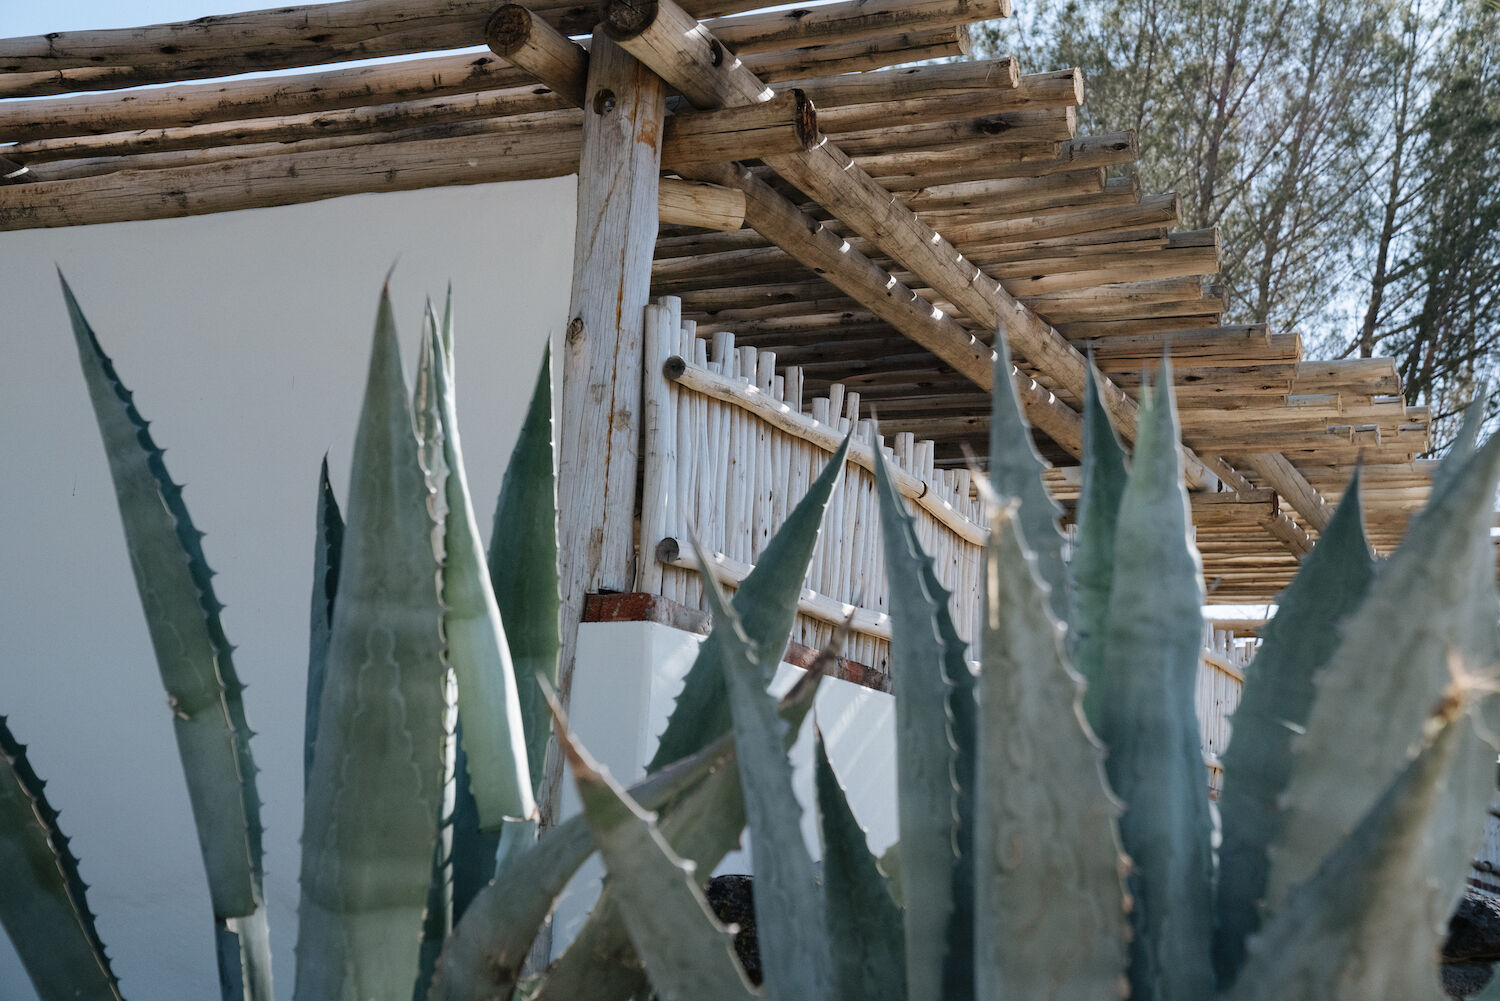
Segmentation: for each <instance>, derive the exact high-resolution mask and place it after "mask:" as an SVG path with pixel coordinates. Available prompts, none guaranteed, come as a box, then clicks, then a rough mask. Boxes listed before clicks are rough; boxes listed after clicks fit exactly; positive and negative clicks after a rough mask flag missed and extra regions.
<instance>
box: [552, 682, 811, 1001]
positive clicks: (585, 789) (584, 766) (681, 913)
mask: <svg viewBox="0 0 1500 1001" xmlns="http://www.w3.org/2000/svg"><path fill="white" fill-rule="evenodd" d="M730 684H731V691H733V687H732V686H733V684H734V683H733V682H732V681H731V683H730ZM558 741H559V743H560V744H561V745H562V748H563V750H564V752H565V753H566V754H567V756H568V764H569V766H570V767H571V768H572V769H573V779H574V782H575V783H576V784H577V786H578V798H579V799H580V800H581V801H582V803H583V813H584V816H585V817H586V818H588V825H589V831H590V832H591V833H592V834H593V836H594V842H595V843H596V844H597V845H598V846H599V852H600V854H602V855H603V856H604V866H605V869H606V871H607V872H608V875H607V876H606V879H607V880H608V881H609V884H610V886H611V888H612V889H613V891H614V893H615V897H616V899H617V900H618V901H619V905H620V906H621V907H623V908H625V910H626V911H627V912H628V913H629V914H630V921H629V922H627V923H626V929H627V931H628V932H629V934H630V940H631V942H632V943H633V944H634V945H635V948H636V951H637V952H638V953H639V954H640V956H641V958H642V959H643V960H644V961H645V964H646V969H647V971H648V972H649V974H650V977H651V985H652V987H653V988H654V989H655V991H656V994H657V996H659V997H660V998H661V999H662V1001H701V999H703V998H714V999H716V1001H717V999H724V1001H732V999H734V998H745V999H746V1001H749V999H750V998H754V997H755V996H756V994H755V991H754V990H753V989H752V988H751V987H750V984H749V982H748V981H746V980H745V974H744V972H743V971H742V970H741V969H740V965H739V962H738V961H737V960H736V959H735V956H734V944H733V942H734V940H733V937H732V936H731V934H730V933H729V931H727V930H726V929H725V928H724V926H723V925H721V924H719V921H718V919H717V918H715V917H714V914H713V911H712V910H710V909H709V906H708V901H707V900H704V899H703V892H702V891H701V890H700V889H699V888H698V884H697V879H696V877H695V876H694V866H693V864H692V863H691V862H688V861H685V860H683V859H681V858H678V857H677V856H676V855H675V854H673V852H672V849H671V848H670V847H669V846H668V844H667V842H666V839H664V838H663V837H662V835H661V833H660V832H659V831H658V830H657V829H656V825H655V824H653V823H652V819H651V817H650V816H649V815H648V814H646V813H645V812H644V811H643V810H641V808H640V807H639V806H637V805H636V804H635V803H634V802H632V801H631V799H630V797H629V795H628V794H626V792H625V790H623V789H621V788H620V786H619V785H618V784H616V782H615V781H614V779H612V778H610V777H609V776H608V775H607V774H604V773H602V772H600V770H599V768H598V766H597V765H596V764H595V763H594V761H593V760H592V759H590V758H589V757H588V755H587V754H586V753H585V752H584V750H583V749H582V748H581V747H580V746H579V745H578V744H577V742H575V741H574V740H573V739H572V736H571V735H570V734H568V733H567V732H566V731H565V729H564V728H563V727H562V726H558ZM808 996H810V997H819V996H820V995H819V994H815V993H814V994H810V995H808Z"/></svg>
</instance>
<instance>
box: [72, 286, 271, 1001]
mask: <svg viewBox="0 0 1500 1001" xmlns="http://www.w3.org/2000/svg"><path fill="white" fill-rule="evenodd" d="M58 278H59V280H60V281H61V282H62V291H63V299H64V300H65V301H66V303H67V307H68V317H69V319H70V320H71V321H72V327H73V336H74V340H75V341H76V343H77V346H78V357H79V361H80V363H81V365H82V368H83V375H84V381H85V382H86V383H87V384H88V389H89V398H90V400H91V401H92V402H93V405H94V416H95V418H96V419H97V422H98V425H99V434H100V437H101V438H102V439H103V441H104V451H105V454H106V456H107V457H108V459H109V470H110V476H111V477H112V479H113V480H114V487H115V499H116V500H117V501H118V504H119V508H120V521H121V523H122V524H123V526H124V529H125V544H126V548H127V549H128V550H129V552H130V563H131V568H132V569H133V570H134V572H135V582H136V590H137V591H138V592H139V593H140V597H141V606H142V608H143V610H144V611H145V614H146V626H147V630H148V632H149V633H150V636H151V645H152V647H153V649H154V650H155V652H156V663H157V668H158V670H159V672H160V674H161V680H162V685H163V687H164V688H165V689H166V691H167V698H168V702H169V704H170V705H171V707H172V732H173V736H175V737H176V739H177V751H178V756H179V757H180V758H181V760H182V769H183V775H184V776H185V777H186V779H187V787H188V799H189V802H190V803H191V804H192V808H193V819H194V821H195V823H196V825H197V830H198V846H199V850H200V852H201V853H202V856H203V867H204V870H205V872H206V874H207V876H208V888H209V895H210V897H211V898H212V902H213V909H214V916H215V924H216V927H215V936H216V939H217V946H218V955H219V957H220V959H221V960H225V959H227V960H229V964H230V965H229V966H228V967H225V966H222V965H221V967H220V971H219V972H220V981H221V983H222V984H223V985H224V988H225V997H226V998H235V997H238V996H239V994H238V991H241V990H242V991H244V992H245V996H248V997H250V998H254V999H264V1001H269V999H270V997H271V952H270V943H269V939H268V937H267V933H266V925H265V912H264V908H263V904H262V901H263V899H264V898H263V894H262V891H261V881H262V869H261V837H262V828H261V821H260V795H259V793H258V792H257V790H256V780H255V776H256V772H257V769H256V767H255V759H254V758H253V756H252V755H251V753H250V737H251V730H250V725H249V723H248V722H247V721H246V718H245V705H244V700H243V698H242V692H243V691H244V685H243V684H242V683H241V682H240V679H239V675H238V674H237V673H236V672H235V669H234V660H233V656H232V654H233V650H234V647H233V646H231V645H230V643H229V640H228V639H227V638H226V637H225V635H224V628H223V625H222V623H221V622H220V621H219V611H220V610H221V609H222V608H223V607H224V606H223V605H221V604H220V603H219V600H218V598H217V597H216V596H215V595H214V589H213V582H212V578H213V571H212V570H210V569H209V567H208V562H207V560H205V559H204V556H203V547H202V539H203V533H201V532H199V531H198V529H197V528H196V527H195V526H194V525H193V520H192V518H191V517H190V516H189V515H188V510H187V507H186V505H185V504H184V503H183V500H182V488H181V487H180V486H178V485H177V484H176V483H174V482H172V478H171V476H170V475H168V473H167V467H166V464H165V462H164V461H163V455H164V453H163V451H162V450H161V449H160V448H159V447H157V444H156V442H155V441H154V440H153V439H152V437H151V432H150V430H149V424H148V423H147V421H146V420H145V418H143V417H142V416H141V414H140V411H138V410H137V409H136V406H135V402H134V398H133V396H132V394H131V392H130V391H129V390H128V389H126V388H125V385H124V384H123V383H122V382H121V381H120V378H119V376H118V375H117V374H116V373H115V367H114V363H113V362H112V361H111V360H110V359H109V356H108V355H106V354H105V353H104V349H103V348H102V347H101V346H100V344H99V339H98V337H97V336H96V335H95V333H94V331H93V328H91V327H90V326H89V323H88V320H86V319H85V318H84V315H83V310H82V309H81V308H80V307H79V305H78V300H77V299H76V298H75V297H74V295H73V290H72V289H71V288H69V287H68V283H67V281H66V279H63V278H62V276H61V274H59V275H58ZM236 956H237V962H236V959H235V957H236Z"/></svg>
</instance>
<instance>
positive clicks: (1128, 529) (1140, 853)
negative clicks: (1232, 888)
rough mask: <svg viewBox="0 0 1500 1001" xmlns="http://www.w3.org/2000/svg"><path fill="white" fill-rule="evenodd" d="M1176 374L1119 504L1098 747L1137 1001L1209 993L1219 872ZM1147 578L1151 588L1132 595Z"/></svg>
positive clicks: (1196, 999) (1199, 586) (1148, 422)
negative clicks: (1126, 906) (1124, 870)
mask: <svg viewBox="0 0 1500 1001" xmlns="http://www.w3.org/2000/svg"><path fill="white" fill-rule="evenodd" d="M1177 442H1178V432H1177V412H1176V406H1175V404H1174V402H1173V399H1172V374H1171V366H1170V364H1169V363H1168V362H1166V361H1163V363H1162V368H1161V373H1160V375H1159V377H1158V382H1157V385H1156V387H1155V388H1154V390H1153V391H1152V392H1151V393H1149V394H1147V395H1145V397H1144V398H1143V399H1142V406H1141V410H1140V423H1139V430H1138V434H1137V437H1136V442H1135V456H1134V460H1133V462H1132V463H1131V468H1130V479H1129V483H1128V484H1127V486H1126V488H1125V495H1124V497H1123V498H1122V500H1121V502H1120V516H1119V524H1118V526H1117V528H1116V539H1115V579H1116V581H1118V582H1122V583H1123V582H1131V583H1132V586H1119V587H1115V588H1113V589H1111V592H1110V599H1109V620H1108V622H1109V624H1108V634H1109V648H1108V650H1107V651H1106V653H1105V662H1104V676H1103V679H1102V680H1103V688H1104V698H1103V700H1102V703H1101V709H1102V711H1101V713H1100V723H1101V724H1102V725H1101V731H1100V733H1099V736H1100V737H1101V738H1102V739H1103V741H1104V744H1105V746H1106V747H1107V748H1108V749H1109V755H1108V757H1107V758H1106V760H1105V764H1106V773H1107V774H1108V776H1109V783H1110V787H1111V788H1112V789H1113V790H1114V792H1115V793H1116V794H1117V795H1119V797H1120V798H1121V799H1123V800H1124V801H1125V813H1124V815H1123V816H1122V817H1121V818H1120V838H1121V841H1122V842H1123V844H1124V846H1125V851H1126V852H1127V853H1128V854H1129V856H1130V858H1131V859H1132V861H1133V863H1134V869H1133V871H1132V873H1131V875H1130V878H1129V884H1128V885H1129V889H1130V894H1131V898H1132V900H1133V902H1134V907H1133V909H1132V911H1131V925H1132V929H1133V931H1134V937H1133V939H1132V941H1131V944H1130V983H1131V997H1132V998H1134V999H1136V1001H1155V999H1160V1001H1202V999H1204V998H1206V997H1209V996H1210V995H1211V994H1212V992H1213V968H1212V964H1211V962H1210V945H1211V938H1212V934H1213V903H1212V880H1213V861H1212V857H1211V850H1210V845H1209V838H1210V832H1211V830H1212V822H1211V820H1210V818H1209V809H1208V795H1207V791H1208V773H1207V769H1206V767H1205V766H1204V763H1203V745H1202V740H1201V737H1200V735H1199V730H1198V718H1197V714H1196V712H1195V711H1194V692H1195V686H1196V684H1197V676H1198V663H1199V658H1200V656H1201V646H1202V642H1203V619H1202V605H1203V574H1202V569H1201V566H1200V563H1199V560H1198V553H1197V550H1196V549H1195V548H1194V547H1193V544H1192V542H1191V541H1190V539H1189V535H1188V532H1189V528H1190V524H1191V523H1190V521H1189V518H1188V502H1187V495H1186V492H1185V491H1184V490H1183V487H1182V473H1181V470H1180V468H1179V464H1178V444H1177ZM1148 580H1149V581H1151V586H1150V587H1142V586H1136V585H1138V583H1139V582H1141V581H1148Z"/></svg>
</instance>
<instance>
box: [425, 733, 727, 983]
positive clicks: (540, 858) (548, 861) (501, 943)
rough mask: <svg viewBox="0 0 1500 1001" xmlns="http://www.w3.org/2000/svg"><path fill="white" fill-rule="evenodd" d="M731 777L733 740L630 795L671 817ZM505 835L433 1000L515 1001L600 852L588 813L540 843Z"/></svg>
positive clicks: (443, 963)
mask: <svg viewBox="0 0 1500 1001" xmlns="http://www.w3.org/2000/svg"><path fill="white" fill-rule="evenodd" d="M723 772H728V773H729V774H737V773H736V769H735V766H734V741H733V739H732V738H731V737H729V736H725V737H724V738H722V739H720V740H718V741H716V742H715V743H714V744H712V745H710V746H709V747H706V748H704V749H703V750H702V751H700V752H698V753H697V754H695V755H693V756H692V757H690V758H687V759H685V760H683V761H680V762H677V763H675V764H673V765H672V766H670V767H668V768H664V769H662V770H661V771H659V772H656V773H655V774H653V775H649V776H647V777H646V778H645V779H642V780H641V781H640V782H637V783H636V784H635V785H633V786H631V788H630V794H631V797H632V798H633V799H635V801H636V802H638V803H640V804H641V805H642V806H643V807H645V808H646V809H650V810H663V811H665V810H668V809H669V808H670V806H671V804H674V803H676V802H679V801H680V800H681V798H683V797H685V796H686V795H687V794H688V793H689V792H690V791H691V790H693V789H694V788H696V787H697V786H698V785H700V784H702V783H705V782H706V781H707V780H708V779H710V778H711V777H712V776H713V775H715V774H719V773H723ZM741 824H743V820H741ZM500 837H501V844H500V847H499V849H498V851H497V852H496V854H495V855H492V856H491V863H492V865H491V869H492V870H493V869H494V868H495V867H494V864H493V863H494V860H495V858H496V857H498V858H499V859H500V864H499V869H498V871H497V872H496V873H495V881H494V882H492V883H489V884H488V885H486V886H485V887H483V888H482V889H481V890H480V891H479V892H478V893H477V894H475V895H474V898H473V900H472V901H471V903H470V905H469V907H468V908H467V909H466V910H465V912H464V916H463V918H462V919H455V924H454V930H453V933H452V934H451V935H450V936H449V937H448V941H447V942H446V943H445V944H444V947H443V953H442V955H441V956H440V957H439V959H438V965H437V970H436V976H435V980H434V983H433V985H432V988H431V992H430V994H429V997H431V998H434V999H438V1001H468V999H471V998H486V999H500V1001H503V999H505V998H509V997H510V996H511V994H512V993H513V992H514V991H515V989H516V986H517V982H518V980H519V977H520V973H521V965H522V963H523V962H524V960H525V959H526V953H527V951H528V950H529V949H530V948H531V944H532V942H533V941H534V940H535V938H536V935H537V931H538V929H540V928H541V926H542V922H543V921H544V920H545V919H546V917H547V914H548V913H549V912H550V911H551V910H552V904H553V901H554V900H555V899H556V897H557V895H558V894H559V893H561V892H562V890H563V887H564V886H565V885H566V884H567V882H568V880H569V879H571V878H572V876H573V874H574V873H575V872H577V871H578V867H579V866H581V865H582V864H583V862H584V860H585V859H587V858H588V857H589V855H591V854H592V853H593V851H594V842H593V838H592V837H591V836H590V834H589V830H588V825H587V823H586V821H585V820H584V818H583V816H582V815H577V816H573V817H570V818H569V819H567V820H565V821H563V822H562V823H561V824H559V825H558V826H556V827H554V828H551V829H550V830H548V831H547V832H546V834H545V836H543V837H542V838H540V839H538V838H537V837H536V822H535V821H515V822H508V823H506V824H505V826H504V827H503V828H502V830H501V835H500ZM621 934H623V929H622V930H621Z"/></svg>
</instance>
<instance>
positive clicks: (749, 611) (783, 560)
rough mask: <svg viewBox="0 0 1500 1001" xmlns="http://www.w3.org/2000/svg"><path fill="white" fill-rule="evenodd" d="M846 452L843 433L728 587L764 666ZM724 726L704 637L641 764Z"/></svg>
mask: <svg viewBox="0 0 1500 1001" xmlns="http://www.w3.org/2000/svg"><path fill="white" fill-rule="evenodd" d="M848 453H849V439H848V438H845V439H844V441H843V443H842V444H840V445H839V447H838V451H836V452H834V453H833V455H832V456H831V457H830V458H829V460H828V464H827V465H826V466H824V467H823V472H822V473H820V474H819V475H818V478H817V479H816V480H814V481H813V484H812V486H811V487H809V488H808V490H807V494H806V496H804V497H803V498H802V500H800V501H798V502H797V506H796V507H795V508H793V509H792V513H791V514H789V515H787V519H786V522H785V523H784V524H783V525H782V526H781V528H780V529H778V530H777V532H776V535H775V536H773V537H772V539H771V541H770V542H769V543H768V544H767V545H766V548H765V551H764V552H762V553H761V554H760V560H759V561H758V562H757V563H756V565H755V570H754V571H752V572H751V574H750V576H748V577H746V578H745V580H744V581H743V582H742V583H741V584H740V586H739V589H738V590H737V591H736V592H735V595H734V601H733V602H732V604H733V606H734V611H735V614H736V615H738V616H739V617H740V621H741V623H742V625H743V626H744V630H745V635H746V636H748V637H749V638H750V639H751V640H752V641H753V642H754V643H755V645H756V648H757V649H761V650H771V649H772V648H773V647H774V648H775V653H773V654H768V655H767V656H768V657H775V658H776V660H774V661H772V662H771V668H772V670H774V669H775V667H776V663H777V661H779V660H780V657H781V652H782V650H784V649H785V647H786V640H787V637H788V636H789V635H791V631H792V625H793V623H795V622H796V620H797V600H798V599H799V598H800V597H801V595H802V583H803V581H804V580H806V579H807V565H808V563H809V562H810V561H811V560H812V552H813V547H814V546H815V545H816V544H817V541H818V531H819V529H820V528H821V527H822V524H823V510H824V508H826V507H827V506H828V496H829V494H831V493H832V492H833V487H834V484H835V483H837V482H838V478H839V476H840V475H842V474H843V471H844V458H845V456H847V455H848ZM715 628H717V626H716V627H715ZM770 680H771V679H770V677H769V676H767V678H766V683H767V684H769V683H770ZM732 728H733V721H732V720H731V718H730V712H729V700H728V698H727V697H726V695H725V689H724V671H723V667H722V665H721V664H720V663H719V644H718V643H716V642H713V641H712V639H710V642H707V643H704V644H703V645H702V646H701V647H699V649H698V659H697V660H695V661H694V662H693V666H692V668H690V669H689V671H688V674H687V678H686V679H685V680H684V682H683V686H682V693H681V694H680V695H678V696H677V704H676V705H675V706H674V707H673V709H672V715H671V716H670V717H669V718H668V719H667V727H666V730H664V731H663V732H662V735H661V741H660V742H659V743H658V745H657V748H656V754H655V756H654V757H653V758H652V759H651V762H650V764H648V765H647V766H646V770H647V771H655V770H656V769H658V768H661V767H662V766H664V765H666V764H667V763H668V762H671V761H676V760H677V759H678V758H681V757H686V756H687V755H689V754H692V753H693V752H694V751H696V750H698V749H699V748H700V747H703V746H704V745H706V744H708V743H709V742H711V741H713V740H714V739H715V738H717V737H718V736H719V735H720V734H723V733H728V732H729V731H730V730H731V729H732Z"/></svg>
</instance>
